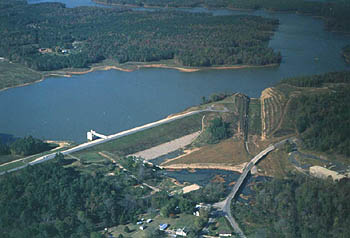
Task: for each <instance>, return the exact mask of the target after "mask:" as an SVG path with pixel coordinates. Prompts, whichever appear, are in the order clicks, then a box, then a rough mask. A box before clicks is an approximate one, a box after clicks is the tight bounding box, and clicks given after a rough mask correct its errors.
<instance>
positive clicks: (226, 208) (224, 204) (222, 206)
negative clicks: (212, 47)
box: [214, 140, 286, 237]
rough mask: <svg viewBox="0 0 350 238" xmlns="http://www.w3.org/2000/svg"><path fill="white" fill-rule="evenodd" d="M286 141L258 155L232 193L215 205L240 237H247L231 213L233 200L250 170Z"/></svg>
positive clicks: (248, 165) (247, 166)
mask: <svg viewBox="0 0 350 238" xmlns="http://www.w3.org/2000/svg"><path fill="white" fill-rule="evenodd" d="M285 142H286V140H284V141H281V142H279V143H277V144H275V145H270V146H269V147H267V148H266V149H265V150H263V151H261V152H260V153H259V154H258V155H256V156H255V157H254V158H253V159H252V160H251V161H250V162H249V163H248V164H247V165H246V167H245V169H244V170H243V173H242V174H241V176H240V177H239V178H238V180H237V182H236V184H235V186H234V187H233V189H232V191H231V193H230V194H229V195H228V196H227V197H226V199H225V200H224V201H221V202H218V203H215V204H214V207H216V208H217V209H218V210H221V211H223V212H224V214H225V217H226V218H227V220H228V221H229V222H230V224H231V226H232V228H233V229H234V231H235V232H236V233H237V234H238V235H239V236H240V237H246V236H245V235H244V233H243V232H242V230H241V229H240V228H239V225H238V223H237V222H236V220H235V219H234V218H233V216H232V213H231V202H232V199H234V198H235V197H236V195H237V194H238V191H239V190H240V188H241V186H242V184H243V182H244V180H245V179H246V177H247V175H248V174H249V172H250V170H251V169H252V168H253V166H254V165H255V164H257V163H258V162H259V161H260V160H261V159H262V158H263V157H264V156H265V155H267V154H268V153H270V152H271V151H273V150H274V149H276V148H277V147H278V146H280V145H282V144H283V143H285Z"/></svg>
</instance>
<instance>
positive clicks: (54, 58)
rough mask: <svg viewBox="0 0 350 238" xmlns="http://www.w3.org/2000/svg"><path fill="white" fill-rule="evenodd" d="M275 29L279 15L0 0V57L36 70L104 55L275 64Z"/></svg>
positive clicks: (87, 62) (206, 63)
mask: <svg viewBox="0 0 350 238" xmlns="http://www.w3.org/2000/svg"><path fill="white" fill-rule="evenodd" d="M11 4H13V5H11ZM9 6H12V7H9ZM277 27H278V20H274V19H267V18H262V17H258V16H212V15H210V14H193V13H185V12H179V11H155V12H146V11H145V12H139V11H138V12H137V11H129V10H121V9H117V8H96V7H77V8H66V7H65V6H64V5H63V4H60V3H40V4H33V5H28V4H27V3H26V2H24V1H15V2H14V3H12V2H10V3H9V2H8V1H6V0H0V37H1V39H2V40H1V41H0V55H1V56H3V57H6V58H8V59H9V60H11V61H14V62H19V63H21V64H23V65H25V66H27V67H30V68H32V69H35V70H42V71H48V70H56V69H61V68H70V67H74V68H82V67H87V66H89V65H90V64H92V63H95V62H100V61H102V60H104V59H114V60H116V61H118V62H119V63H125V62H129V61H134V62H150V61H159V60H166V59H173V60H174V61H175V62H176V63H178V64H180V65H184V66H211V65H234V64H249V65H266V64H273V63H279V62H280V61H281V55H280V53H278V52H274V51H273V49H271V48H269V47H268V42H269V40H270V38H271V36H272V35H273V32H274V31H275V30H276V28H277ZM45 50H46V51H45ZM40 51H41V52H40Z"/></svg>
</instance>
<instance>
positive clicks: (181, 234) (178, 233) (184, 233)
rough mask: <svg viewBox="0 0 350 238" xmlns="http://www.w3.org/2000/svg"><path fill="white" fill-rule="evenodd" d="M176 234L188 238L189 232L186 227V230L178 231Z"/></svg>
mask: <svg viewBox="0 0 350 238" xmlns="http://www.w3.org/2000/svg"><path fill="white" fill-rule="evenodd" d="M175 234H176V235H177V236H187V234H188V231H187V230H186V227H184V228H179V229H177V230H176V231H175Z"/></svg>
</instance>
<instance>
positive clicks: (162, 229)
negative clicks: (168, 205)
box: [159, 224, 169, 231]
mask: <svg viewBox="0 0 350 238" xmlns="http://www.w3.org/2000/svg"><path fill="white" fill-rule="evenodd" d="M168 226H169V224H160V225H159V230H160V231H165V230H166V228H168Z"/></svg>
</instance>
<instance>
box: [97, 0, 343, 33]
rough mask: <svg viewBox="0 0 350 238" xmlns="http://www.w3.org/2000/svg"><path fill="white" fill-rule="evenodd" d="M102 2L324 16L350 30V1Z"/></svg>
mask: <svg viewBox="0 0 350 238" xmlns="http://www.w3.org/2000/svg"><path fill="white" fill-rule="evenodd" d="M96 2H99V3H105V4H119V5H134V6H140V7H207V8H242V9H268V10H274V11H293V12H298V13H304V14H311V15H316V16H322V17H324V18H325V23H326V27H327V28H329V29H330V30H333V31H350V3H349V1H347V0H334V1H325V2H321V1H307V0H293V1H291V0H217V1H214V0H187V1H183V0H96Z"/></svg>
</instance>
